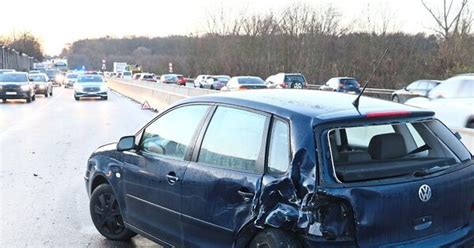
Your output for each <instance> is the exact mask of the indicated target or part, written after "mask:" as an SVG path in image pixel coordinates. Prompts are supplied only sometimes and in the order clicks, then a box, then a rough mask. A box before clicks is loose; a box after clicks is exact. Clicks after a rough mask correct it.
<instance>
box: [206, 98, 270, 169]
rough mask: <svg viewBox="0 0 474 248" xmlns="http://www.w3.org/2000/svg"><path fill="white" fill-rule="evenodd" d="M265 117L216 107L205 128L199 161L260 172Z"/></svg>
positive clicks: (266, 118)
mask: <svg viewBox="0 0 474 248" xmlns="http://www.w3.org/2000/svg"><path fill="white" fill-rule="evenodd" d="M267 121H268V117H266V116H264V115H260V114H257V113H254V112H249V111H245V110H240V109H234V108H229V107H218V108H217V110H216V112H215V113H214V116H213V117H212V120H211V122H210V123H209V127H208V128H207V130H206V134H205V136H204V139H203V142H202V145H201V150H200V152H199V158H198V162H199V163H204V164H209V165H214V166H218V167H222V168H227V169H234V170H241V171H248V172H259V169H258V168H257V161H258V160H259V159H261V158H262V156H263V154H264V150H265V149H264V148H265V146H264V140H263V139H264V134H265V126H266V123H267Z"/></svg>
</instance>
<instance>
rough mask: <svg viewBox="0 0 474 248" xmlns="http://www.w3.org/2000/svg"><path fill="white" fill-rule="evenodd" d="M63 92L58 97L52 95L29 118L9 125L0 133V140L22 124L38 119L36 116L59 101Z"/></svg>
mask: <svg viewBox="0 0 474 248" xmlns="http://www.w3.org/2000/svg"><path fill="white" fill-rule="evenodd" d="M64 92H66V91H64V90H62V91H61V93H60V94H59V95H54V96H55V97H53V99H51V98H50V99H51V100H49V101H48V102H47V103H45V104H44V105H42V106H41V107H39V108H38V109H36V110H35V109H33V111H34V112H33V114H32V115H31V116H30V115H28V116H26V117H25V118H24V119H22V120H21V121H19V122H17V123H16V124H15V125H11V126H9V127H7V128H6V129H5V130H3V131H2V132H1V133H0V139H2V138H3V137H4V136H6V134H7V133H9V132H11V131H13V130H15V129H16V128H18V126H21V125H22V124H24V123H25V122H26V121H28V122H29V121H32V120H34V119H36V118H38V116H39V115H40V114H41V112H42V111H43V110H44V109H45V108H47V107H48V106H49V105H50V104H51V103H53V102H55V101H56V100H57V99H59V98H60V97H61V96H62V95H63V94H64ZM30 104H31V105H32V104H34V103H30Z"/></svg>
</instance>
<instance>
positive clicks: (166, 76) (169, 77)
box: [164, 75, 178, 80]
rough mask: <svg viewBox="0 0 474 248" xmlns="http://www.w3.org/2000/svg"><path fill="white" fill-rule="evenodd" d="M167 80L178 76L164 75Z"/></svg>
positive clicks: (175, 78)
mask: <svg viewBox="0 0 474 248" xmlns="http://www.w3.org/2000/svg"><path fill="white" fill-rule="evenodd" d="M164 77H165V80H177V79H178V78H177V77H176V76H175V75H164Z"/></svg>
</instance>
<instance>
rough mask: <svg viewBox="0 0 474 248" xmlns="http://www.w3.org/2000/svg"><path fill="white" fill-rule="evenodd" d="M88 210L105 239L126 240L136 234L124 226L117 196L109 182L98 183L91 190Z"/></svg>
mask: <svg viewBox="0 0 474 248" xmlns="http://www.w3.org/2000/svg"><path fill="white" fill-rule="evenodd" d="M89 211H90V215H91V218H92V222H93V223H94V226H95V227H96V228H97V231H99V233H100V234H102V236H104V237H106V238H107V239H111V240H119V241H126V240H129V239H130V238H132V237H133V236H135V235H137V234H136V233H134V232H133V231H131V230H129V229H128V228H127V227H125V224H124V222H123V218H122V213H121V210H120V206H119V204H118V201H117V197H116V196H115V194H114V192H113V190H112V187H111V186H110V185H109V184H102V185H99V186H98V187H97V188H95V190H94V192H92V195H91V199H90V203H89Z"/></svg>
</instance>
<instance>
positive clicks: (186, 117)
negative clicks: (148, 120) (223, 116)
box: [140, 105, 209, 160]
mask: <svg viewBox="0 0 474 248" xmlns="http://www.w3.org/2000/svg"><path fill="white" fill-rule="evenodd" d="M208 108H209V107H208V106H205V105H195V106H184V107H181V108H178V109H175V110H172V111H170V112H168V113H166V114H165V115H163V116H161V117H160V118H158V119H156V120H155V121H154V122H153V123H152V124H150V125H149V126H148V127H147V128H146V129H145V131H144V132H143V138H142V142H141V144H140V147H141V149H143V151H145V152H148V153H152V154H154V155H160V156H165V157H170V158H174V159H178V160H183V159H184V156H185V154H186V150H187V148H188V146H189V145H190V142H191V140H192V138H193V136H194V133H195V131H196V128H197V127H198V126H199V124H200V123H201V120H202V119H203V118H204V115H205V114H206V111H207V109H208Z"/></svg>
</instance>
